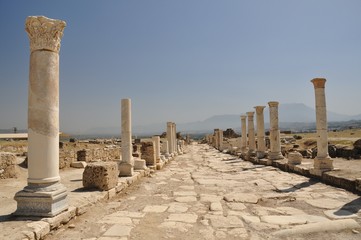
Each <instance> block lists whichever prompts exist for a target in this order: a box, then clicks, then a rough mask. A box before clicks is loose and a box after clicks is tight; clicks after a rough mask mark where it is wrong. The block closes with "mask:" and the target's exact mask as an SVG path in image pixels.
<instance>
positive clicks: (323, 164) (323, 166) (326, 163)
mask: <svg viewBox="0 0 361 240" xmlns="http://www.w3.org/2000/svg"><path fill="white" fill-rule="evenodd" d="M313 168H314V170H315V171H322V172H325V171H330V170H333V159H332V158H330V157H326V158H318V157H316V158H315V159H314V161H313Z"/></svg>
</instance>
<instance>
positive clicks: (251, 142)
mask: <svg viewBox="0 0 361 240" xmlns="http://www.w3.org/2000/svg"><path fill="white" fill-rule="evenodd" d="M253 116H254V112H247V118H248V142H249V146H248V156H249V157H250V156H254V155H255V153H256V152H255V151H256V139H255V134H254V120H253Z"/></svg>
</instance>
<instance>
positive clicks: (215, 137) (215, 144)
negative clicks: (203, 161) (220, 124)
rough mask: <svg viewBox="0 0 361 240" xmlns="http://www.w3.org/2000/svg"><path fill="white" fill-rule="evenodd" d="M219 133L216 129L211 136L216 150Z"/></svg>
mask: <svg viewBox="0 0 361 240" xmlns="http://www.w3.org/2000/svg"><path fill="white" fill-rule="evenodd" d="M218 132H219V129H218V128H216V129H214V130H213V135H214V141H213V147H214V148H216V149H218V146H219V143H218V142H219V137H218V134H219V133H218Z"/></svg>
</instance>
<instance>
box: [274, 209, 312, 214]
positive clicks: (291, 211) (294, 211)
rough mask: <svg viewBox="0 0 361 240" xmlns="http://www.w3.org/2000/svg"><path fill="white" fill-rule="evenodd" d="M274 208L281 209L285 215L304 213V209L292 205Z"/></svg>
mask: <svg viewBox="0 0 361 240" xmlns="http://www.w3.org/2000/svg"><path fill="white" fill-rule="evenodd" d="M276 210H278V211H282V212H283V214H286V215H303V214H306V213H305V212H304V211H302V210H300V209H297V208H293V207H277V208H276Z"/></svg>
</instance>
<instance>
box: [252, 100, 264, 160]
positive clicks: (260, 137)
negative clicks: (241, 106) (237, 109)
mask: <svg viewBox="0 0 361 240" xmlns="http://www.w3.org/2000/svg"><path fill="white" fill-rule="evenodd" d="M264 108H265V106H256V107H255V109H256V119H257V157H258V158H263V157H264V155H265V151H266V142H265V134H264V116H263V110H264Z"/></svg>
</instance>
